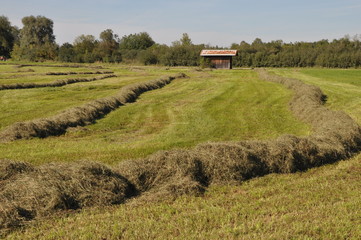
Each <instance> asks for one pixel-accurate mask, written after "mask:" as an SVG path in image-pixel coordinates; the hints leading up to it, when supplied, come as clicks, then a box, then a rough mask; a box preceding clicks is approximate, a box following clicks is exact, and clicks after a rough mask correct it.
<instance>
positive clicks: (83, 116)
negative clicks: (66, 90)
mask: <svg viewBox="0 0 361 240" xmlns="http://www.w3.org/2000/svg"><path fill="white" fill-rule="evenodd" d="M182 77H185V74H178V75H176V76H172V77H164V78H161V79H158V80H151V81H147V82H143V83H136V84H131V85H128V86H125V87H123V88H122V89H121V90H120V91H119V93H118V94H116V95H115V96H111V97H106V98H101V99H98V100H94V101H92V102H89V103H86V104H84V105H82V106H79V107H74V108H71V109H68V110H65V111H63V112H61V113H59V114H57V115H55V116H52V117H49V118H40V119H35V120H32V121H26V122H18V123H14V124H12V125H10V126H9V127H7V128H6V129H4V130H3V131H2V132H0V141H2V142H6V141H13V140H17V139H24V138H25V139H28V138H32V137H40V138H45V137H48V136H58V135H61V134H64V133H65V132H66V130H67V128H69V127H77V126H85V125H88V124H91V123H93V122H94V121H95V120H96V119H99V118H101V117H103V116H104V115H106V114H108V113H109V112H111V111H113V110H114V109H116V108H118V107H119V106H121V105H124V104H126V103H130V102H134V101H135V100H136V99H137V98H138V97H139V95H141V94H142V93H144V92H146V91H150V90H154V89H158V88H162V87H164V86H165V85H167V84H169V83H170V82H171V81H173V80H174V79H176V78H182Z"/></svg>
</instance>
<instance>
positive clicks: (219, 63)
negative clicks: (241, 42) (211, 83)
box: [201, 50, 237, 69]
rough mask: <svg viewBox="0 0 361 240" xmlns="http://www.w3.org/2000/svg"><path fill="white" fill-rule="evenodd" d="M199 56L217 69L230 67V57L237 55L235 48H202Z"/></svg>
mask: <svg viewBox="0 0 361 240" xmlns="http://www.w3.org/2000/svg"><path fill="white" fill-rule="evenodd" d="M201 56H202V57H204V58H206V59H209V60H210V61H211V64H212V66H214V67H215V68H217V69H218V68H219V69H232V57H234V56H237V50H202V52H201Z"/></svg>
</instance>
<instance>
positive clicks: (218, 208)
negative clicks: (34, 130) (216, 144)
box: [0, 69, 361, 239]
mask: <svg viewBox="0 0 361 240" xmlns="http://www.w3.org/2000/svg"><path fill="white" fill-rule="evenodd" d="M183 70H185V69H183ZM147 71H150V72H151V71H157V69H148V70H147ZM271 71H272V72H274V73H276V74H280V75H283V76H288V77H293V78H298V79H300V80H302V81H304V82H306V83H309V84H314V85H318V86H320V87H321V89H322V90H323V91H324V92H325V93H326V94H327V95H328V103H327V106H328V107H330V108H332V109H335V110H344V111H346V112H347V113H348V114H350V115H351V116H352V117H353V118H354V119H356V120H357V121H358V123H359V124H361V112H360V110H359V109H361V102H360V98H361V92H360V91H361V90H360V86H359V83H360V82H361V70H333V69H272V70H271ZM136 74H140V73H139V72H137V73H136ZM187 74H188V75H190V76H191V78H189V79H184V80H176V81H175V82H174V83H172V84H171V85H169V86H167V87H165V88H163V89H160V90H156V91H153V92H149V93H146V94H144V95H142V96H141V98H140V99H139V100H138V101H137V102H136V103H134V104H129V105H127V106H124V107H121V108H120V109H119V110H117V111H115V112H113V113H111V114H109V115H108V116H107V117H106V118H104V119H101V120H99V121H98V122H97V124H95V125H92V126H89V127H87V129H88V130H80V131H77V132H73V133H69V134H67V135H66V136H63V137H60V138H58V137H56V138H49V139H45V140H27V141H17V142H14V143H11V144H6V145H4V147H3V146H1V149H0V150H1V151H0V152H1V153H2V154H3V155H5V156H6V155H7V154H8V155H11V158H12V159H19V160H21V159H25V160H27V161H32V162H35V163H36V160H34V159H43V160H42V161H43V162H46V161H47V159H46V158H49V161H50V159H52V160H51V161H54V160H57V159H59V160H66V159H65V158H64V159H63V157H64V156H68V157H69V161H71V160H73V159H77V158H79V157H80V155H81V154H83V155H84V154H85V156H86V158H90V159H92V157H93V156H95V157H94V158H95V159H96V158H97V159H98V160H102V159H104V162H109V163H115V162H116V161H119V160H120V159H122V157H119V158H118V157H117V156H118V155H119V154H120V155H119V156H124V157H125V156H127V155H121V154H123V152H122V150H119V149H122V146H123V145H124V146H127V148H130V149H131V151H129V152H133V151H145V152H144V153H142V154H144V155H146V154H148V152H147V149H150V148H152V145H151V144H154V148H153V149H156V146H157V144H160V145H158V146H161V147H175V146H191V145H192V144H195V143H196V142H197V139H199V140H200V141H208V140H213V141H219V140H238V139H254V138H256V139H259V138H274V137H276V136H278V135H279V134H282V133H283V132H287V133H295V134H307V133H308V128H307V127H306V126H305V125H302V124H300V123H298V122H297V121H295V120H294V119H293V117H292V116H291V115H290V113H289V112H288V111H287V101H288V100H289V99H290V97H291V93H290V92H289V91H286V90H285V89H284V88H283V87H282V86H279V85H276V84H271V83H265V82H262V81H259V80H258V79H257V76H256V75H255V73H254V72H252V71H244V70H242V71H241V70H239V71H213V72H194V71H192V70H189V71H188V72H187ZM199 115H201V117H200V116H199ZM281 125H284V126H281ZM186 130H188V131H186ZM190 130H191V131H190ZM192 138H196V140H194V139H193V140H192V141H193V143H187V141H186V139H192ZM95 139H96V140H95ZM168 139H169V140H172V139H173V140H175V139H178V140H179V141H177V142H176V143H175V144H174V145H172V144H171V142H167V140H168ZM72 144H74V148H73V147H72V146H71V145H72ZM127 144H128V145H127ZM143 144H144V145H143ZM147 144H148V145H147ZM162 144H163V145H162ZM115 146H117V147H115ZM142 146H147V147H144V149H143V150H140V149H142V148H141V147H142ZM23 148H25V150H22V149H23ZM50 148H52V150H53V155H51V154H49V151H50V150H49V149H50ZM76 148H79V150H78V151H79V152H80V154H79V156H78V155H77V151H76ZM8 149H9V150H8ZM41 149H46V150H44V151H42V150H41ZM86 149H87V150H88V152H89V153H85V150H86ZM99 149H102V150H99ZM137 149H138V150H137ZM4 153H5V154H4ZM26 153H27V154H28V155H30V157H28V156H27V155H26ZM137 154H139V153H137ZM142 154H140V155H139V156H141V155H142ZM104 155H105V156H104ZM53 156H55V157H53ZM2 157H3V156H0V158H2ZM38 163H39V162H38ZM360 166H361V155H358V156H356V157H354V158H352V159H350V160H347V161H341V162H339V163H336V164H332V165H328V166H323V167H320V168H315V169H311V170H309V171H307V172H304V173H296V174H282V175H281V174H278V175H277V174H272V175H268V176H265V177H262V178H256V179H252V180H250V181H247V182H244V183H243V184H242V185H240V186H212V187H210V188H209V189H208V190H207V192H206V193H205V195H204V196H202V197H192V196H183V197H180V198H178V199H175V200H169V199H164V200H160V201H159V202H147V203H145V202H142V201H141V200H139V199H135V200H132V201H131V202H129V203H127V204H124V205H119V206H113V207H107V208H93V209H84V210H81V211H79V212H77V213H71V212H70V213H64V214H62V215H59V216H53V217H50V218H47V219H42V220H41V221H38V222H35V223H33V224H31V225H30V226H29V227H28V228H25V229H24V230H23V231H16V232H14V233H13V234H12V235H10V236H8V238H9V239H360V237H361V210H360V205H361V199H360V196H361V167H360Z"/></svg>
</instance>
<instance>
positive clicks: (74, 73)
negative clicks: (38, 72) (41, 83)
mask: <svg viewBox="0 0 361 240" xmlns="http://www.w3.org/2000/svg"><path fill="white" fill-rule="evenodd" d="M113 73H114V72H112V71H96V72H48V73H45V75H54V76H59V75H80V74H83V75H91V74H113Z"/></svg>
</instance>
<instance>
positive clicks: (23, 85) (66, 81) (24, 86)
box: [0, 74, 117, 90]
mask: <svg viewBox="0 0 361 240" xmlns="http://www.w3.org/2000/svg"><path fill="white" fill-rule="evenodd" d="M116 76H117V75H114V74H111V75H105V76H100V77H93V78H71V79H59V80H55V81H53V82H50V83H14V84H3V85H0V90H13V89H29V88H44V87H62V86H65V85H68V84H73V83H79V82H93V81H97V80H102V79H106V78H112V77H116Z"/></svg>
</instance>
